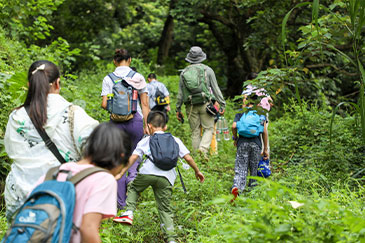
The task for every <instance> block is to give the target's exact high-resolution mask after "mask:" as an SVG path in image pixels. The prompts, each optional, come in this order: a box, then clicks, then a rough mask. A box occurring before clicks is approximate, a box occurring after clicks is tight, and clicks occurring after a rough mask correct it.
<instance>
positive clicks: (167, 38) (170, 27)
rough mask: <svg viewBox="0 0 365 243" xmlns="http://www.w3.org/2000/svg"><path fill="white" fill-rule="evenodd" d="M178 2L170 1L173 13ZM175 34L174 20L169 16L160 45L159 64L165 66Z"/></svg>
mask: <svg viewBox="0 0 365 243" xmlns="http://www.w3.org/2000/svg"><path fill="white" fill-rule="evenodd" d="M175 2H176V0H170V9H169V11H171V10H172V9H173V8H174V6H175ZM173 34H174V18H173V17H172V15H171V14H169V15H168V16H167V18H166V21H165V24H164V27H163V30H162V33H161V37H160V40H159V43H158V53H157V63H158V64H160V65H161V64H163V63H164V61H165V60H166V58H167V57H168V55H169V50H170V47H171V44H172V37H173Z"/></svg>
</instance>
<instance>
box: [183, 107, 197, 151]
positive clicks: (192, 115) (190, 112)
mask: <svg viewBox="0 0 365 243" xmlns="http://www.w3.org/2000/svg"><path fill="white" fill-rule="evenodd" d="M200 106H201V105H192V106H191V105H187V106H186V114H187V116H188V120H189V125H190V129H191V133H192V134H191V139H192V146H193V149H194V150H198V149H199V146H200V141H201V136H200V123H201V121H200V116H199V107H200Z"/></svg>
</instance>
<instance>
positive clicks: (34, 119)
mask: <svg viewBox="0 0 365 243" xmlns="http://www.w3.org/2000/svg"><path fill="white" fill-rule="evenodd" d="M28 86H29V88H28V92H27V97H26V99H25V101H24V104H23V105H22V106H20V107H18V108H15V109H14V110H13V111H12V112H11V114H10V116H9V120H8V124H7V126H6V132H5V137H4V145H5V150H6V153H7V154H8V156H9V157H10V158H11V160H12V161H13V163H12V164H11V170H10V172H9V174H8V176H7V178H6V184H5V190H4V197H5V204H6V212H5V214H6V218H7V220H8V221H9V222H10V220H11V217H12V215H13V214H14V212H16V210H17V209H18V208H19V207H20V206H21V205H22V204H23V203H24V201H25V199H26V197H27V195H28V194H29V192H30V191H31V190H32V189H33V188H34V185H35V183H36V182H37V180H38V178H39V177H41V176H42V175H43V174H45V173H46V172H47V171H48V170H49V169H50V168H52V167H55V166H58V165H60V161H59V159H58V158H56V156H55V155H54V154H53V153H52V152H51V150H50V149H49V148H48V147H47V146H46V143H45V142H44V140H43V139H42V138H41V136H40V134H39V133H38V131H37V129H41V130H42V129H44V130H45V131H46V133H47V135H48V136H49V137H50V139H51V140H52V142H53V143H54V144H55V145H56V147H57V149H58V151H59V153H60V155H61V156H62V158H63V159H64V161H65V162H70V161H77V160H78V159H80V154H81V152H82V151H81V148H82V146H83V144H84V142H85V141H86V139H87V138H88V137H89V135H90V133H91V132H92V131H93V129H94V128H95V127H96V126H97V125H98V124H99V122H98V121H96V120H94V119H93V118H91V117H90V116H89V115H88V114H86V112H85V111H84V110H83V109H82V108H81V107H79V106H75V105H72V103H70V102H68V101H67V100H65V99H64V98H63V97H62V96H61V95H60V90H61V81H60V71H59V69H58V67H57V66H56V65H55V64H54V63H52V62H50V61H46V60H40V61H35V62H34V63H33V64H32V65H31V66H30V68H29V71H28ZM25 108H29V115H28V113H27V111H26V109H25ZM71 114H73V115H71Z"/></svg>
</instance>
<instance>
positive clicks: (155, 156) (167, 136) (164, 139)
mask: <svg viewBox="0 0 365 243" xmlns="http://www.w3.org/2000/svg"><path fill="white" fill-rule="evenodd" d="M150 149H151V154H152V158H150V157H148V158H149V159H150V160H151V161H152V163H154V164H155V165H156V167H157V168H159V169H161V170H171V169H173V168H175V167H176V165H177V161H178V159H179V145H178V144H177V142H176V141H175V139H174V137H173V136H172V135H171V133H155V134H153V135H152V136H151V138H150Z"/></svg>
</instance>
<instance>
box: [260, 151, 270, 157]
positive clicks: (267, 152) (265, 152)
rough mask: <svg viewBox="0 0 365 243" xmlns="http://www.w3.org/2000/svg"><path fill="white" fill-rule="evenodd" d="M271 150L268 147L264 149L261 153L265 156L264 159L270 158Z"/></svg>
mask: <svg viewBox="0 0 365 243" xmlns="http://www.w3.org/2000/svg"><path fill="white" fill-rule="evenodd" d="M269 155H270V154H269V151H268V149H264V151H263V152H262V153H261V156H263V157H264V159H268V158H269Z"/></svg>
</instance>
